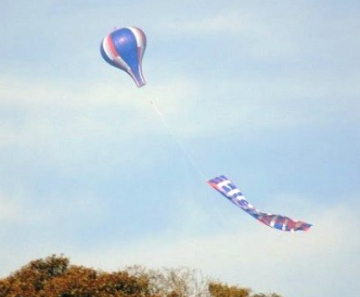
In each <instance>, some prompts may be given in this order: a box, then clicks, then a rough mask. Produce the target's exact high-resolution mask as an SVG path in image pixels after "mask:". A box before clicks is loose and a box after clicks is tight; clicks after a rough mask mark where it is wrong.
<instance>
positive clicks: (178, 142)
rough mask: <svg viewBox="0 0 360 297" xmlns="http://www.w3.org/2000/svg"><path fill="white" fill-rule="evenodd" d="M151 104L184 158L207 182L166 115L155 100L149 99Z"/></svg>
mask: <svg viewBox="0 0 360 297" xmlns="http://www.w3.org/2000/svg"><path fill="white" fill-rule="evenodd" d="M149 102H150V104H151V105H152V107H153V108H154V111H155V112H156V114H157V115H158V117H159V118H160V120H161V122H162V123H163V125H164V127H165V128H166V130H167V132H168V133H169V134H170V136H171V137H172V138H173V140H174V141H175V142H176V143H177V144H178V145H179V147H180V149H181V151H182V153H183V154H184V156H185V157H186V158H187V159H188V161H189V162H190V164H191V165H192V166H193V167H194V169H195V170H196V171H197V173H198V174H199V175H200V176H201V178H203V179H204V180H205V181H207V178H206V176H205V174H204V173H203V171H202V170H201V169H200V167H199V166H198V165H197V164H196V163H195V161H194V159H193V158H192V157H191V156H190V154H189V153H188V152H187V150H186V149H185V147H184V145H183V144H182V142H181V141H180V139H179V138H178V137H177V135H176V134H175V132H174V131H173V130H172V129H171V127H170V125H169V124H168V122H167V121H166V119H165V117H164V114H163V113H162V112H161V110H160V109H159V107H158V106H157V105H156V104H155V103H154V101H153V100H151V99H149Z"/></svg>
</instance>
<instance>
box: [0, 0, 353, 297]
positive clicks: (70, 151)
mask: <svg viewBox="0 0 360 297" xmlns="http://www.w3.org/2000/svg"><path fill="white" fill-rule="evenodd" d="M0 24H1V26H0V33H1V36H2V39H3V42H2V45H1V46H0V65H1V69H2V71H1V73H0V162H1V166H0V205H1V207H0V251H1V253H0V263H1V266H0V276H1V277H4V276H7V275H8V274H10V273H11V272H13V271H15V270H17V269H18V268H20V267H21V266H22V265H24V264H26V263H28V262H29V261H30V260H33V259H36V258H42V257H46V256H48V255H51V254H54V253H55V254H60V253H62V254H64V255H66V256H67V257H69V258H70V260H71V261H72V263H75V264H80V265H84V266H89V267H94V268H100V269H107V270H111V271H112V270H117V269H122V268H124V267H125V266H128V265H134V264H139V265H144V266H146V267H148V268H157V267H179V266H188V267H191V268H197V269H200V270H201V271H202V272H203V274H205V275H209V276H210V277H212V278H215V279H219V280H221V281H223V282H227V283H229V284H236V285H239V286H244V287H251V288H252V289H254V290H255V291H260V292H276V293H279V294H281V295H283V296H284V297H304V296H306V297H319V296H327V297H335V296H339V294H342V295H346V294H348V295H350V294H353V292H356V291H359V290H360V285H359V282H358V281H357V278H358V272H359V267H360V256H359V250H360V234H359V232H357V229H358V228H357V209H359V207H360V201H359V198H360V180H359V176H360V170H359V166H360V157H359V150H360V140H359V136H360V135H359V134H360V128H359V127H360V126H359V125H360V116H359V109H360V103H359V99H360V98H359V97H360V84H359V81H360V51H359V48H360V4H359V2H358V1H346V0H345V1H341V2H338V1H317V2H316V3H314V1H297V2H291V3H290V2H289V1H253V0H252V1H227V0H225V1H221V2H219V1H202V0H199V1H186V0H181V1H178V0H174V1H165V0H156V1H122V2H121V3H120V2H119V1H107V0H105V1H76V2H75V1H68V0H65V1H45V0H43V1H37V2H36V5H34V4H32V3H30V2H29V1H22V0H18V1H11V2H10V1H5V0H2V1H0ZM129 25H135V26H138V27H140V28H142V29H143V30H144V32H145V34H146V35H147V39H148V46H147V49H146V52H145V55H144V60H143V72H144V76H145V79H146V81H147V85H146V86H144V87H143V88H140V89H138V88H136V86H135V84H134V83H133V81H132V80H131V78H130V77H129V76H128V75H126V74H125V73H124V72H121V71H119V70H117V69H115V68H113V67H110V66H109V65H107V64H106V63H105V62H104V61H103V60H102V58H101V56H100V53H99V45H100V42H101V40H102V38H103V37H104V36H105V35H106V34H107V33H109V32H110V31H111V30H112V29H113V28H114V27H123V26H129ZM149 100H152V101H154V102H155V103H156V105H157V106H158V107H159V109H161V111H162V113H163V115H164V117H165V119H166V122H167V124H168V125H169V127H170V128H171V130H172V131H173V133H174V135H175V136H176V137H177V138H178V139H179V140H180V142H181V144H182V146H183V148H184V149H185V150H186V153H187V154H188V155H189V156H190V158H191V159H192V160H193V161H194V163H195V166H193V165H192V163H191V162H189V160H188V158H187V157H186V155H184V153H183V151H182V148H181V147H180V146H179V144H178V143H177V142H176V141H175V140H174V139H173V138H172V136H171V135H170V134H169V133H168V131H167V129H166V127H164V125H163V123H162V122H161V120H160V119H159V117H158V116H157V114H156V112H155V111H154V110H153V108H152V106H151V105H150V104H149ZM198 169H199V170H200V171H201V172H202V174H199V172H198ZM220 174H225V175H226V176H228V177H229V178H230V179H231V180H232V181H233V182H234V183H235V184H236V185H238V186H239V187H240V188H241V189H242V191H243V193H244V194H245V196H246V197H247V198H248V200H249V201H250V202H251V203H252V204H253V205H254V206H256V207H257V208H259V209H260V210H263V211H267V212H274V213H281V214H284V215H288V216H290V217H293V218H296V219H302V220H305V221H308V222H310V223H313V224H314V227H313V228H312V229H311V231H310V232H307V233H301V232H298V233H295V234H289V233H282V232H279V231H276V230H273V229H270V228H267V227H266V226H263V225H261V224H259V223H257V222H256V221H255V220H253V219H252V218H251V217H250V216H248V215H247V214H245V213H244V212H242V211H241V210H239V209H237V208H236V207H235V206H233V205H231V204H230V203H229V202H228V201H226V200H225V199H224V198H223V197H222V196H220V195H219V194H218V193H216V192H215V191H214V190H212V189H211V188H210V187H208V186H207V185H206V183H205V179H204V176H205V178H208V179H210V178H212V177H214V176H216V175H220ZM203 175H204V176H203Z"/></svg>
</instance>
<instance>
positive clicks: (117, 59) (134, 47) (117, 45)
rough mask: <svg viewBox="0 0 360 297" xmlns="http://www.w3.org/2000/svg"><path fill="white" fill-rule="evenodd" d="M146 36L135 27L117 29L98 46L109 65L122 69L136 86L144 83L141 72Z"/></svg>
mask: <svg viewBox="0 0 360 297" xmlns="http://www.w3.org/2000/svg"><path fill="white" fill-rule="evenodd" d="M145 48H146V36H145V34H144V32H143V31H142V30H141V29H139V28H136V27H125V28H121V29H117V30H115V31H113V32H111V33H110V34H109V35H107V36H106V37H105V38H104V39H103V41H102V43H101V47H100V51H101V55H102V57H103V58H104V60H105V61H106V62H108V63H109V64H110V65H112V66H114V67H116V68H119V69H121V70H124V71H125V72H127V73H128V74H129V75H130V76H131V77H132V79H133V80H134V81H135V83H136V85H137V86H138V87H142V86H143V85H145V84H146V82H145V79H144V76H143V74H142V58H143V55H144V52H145Z"/></svg>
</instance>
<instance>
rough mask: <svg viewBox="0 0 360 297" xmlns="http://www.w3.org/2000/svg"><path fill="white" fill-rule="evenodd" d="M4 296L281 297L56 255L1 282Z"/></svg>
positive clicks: (183, 274)
mask: <svg viewBox="0 0 360 297" xmlns="http://www.w3.org/2000/svg"><path fill="white" fill-rule="evenodd" d="M0 296H1V297H280V296H279V295H277V294H271V295H265V294H255V295H252V294H251V290H250V289H246V288H239V287H236V286H228V285H226V284H221V283H219V282H213V281H208V280H206V279H205V278H203V277H199V275H198V274H196V271H195V270H190V269H187V268H181V269H164V270H163V271H154V270H146V269H145V268H143V267H136V266H134V267H131V268H128V269H125V270H124V271H118V272H112V273H109V272H103V271H98V270H94V269H92V268H86V267H83V266H76V265H70V261H69V259H68V258H66V257H63V256H55V255H52V256H50V257H47V258H45V259H38V260H34V261H31V262H30V263H29V264H27V265H25V266H24V267H22V268H21V269H20V270H18V271H16V272H15V273H13V274H11V275H10V276H8V277H6V278H4V279H0Z"/></svg>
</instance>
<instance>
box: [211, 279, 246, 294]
mask: <svg viewBox="0 0 360 297" xmlns="http://www.w3.org/2000/svg"><path fill="white" fill-rule="evenodd" d="M209 292H210V295H211V296H212V297H250V292H251V290H250V289H247V288H239V287H236V286H228V285H226V284H221V283H218V282H212V283H210V284H209Z"/></svg>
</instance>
